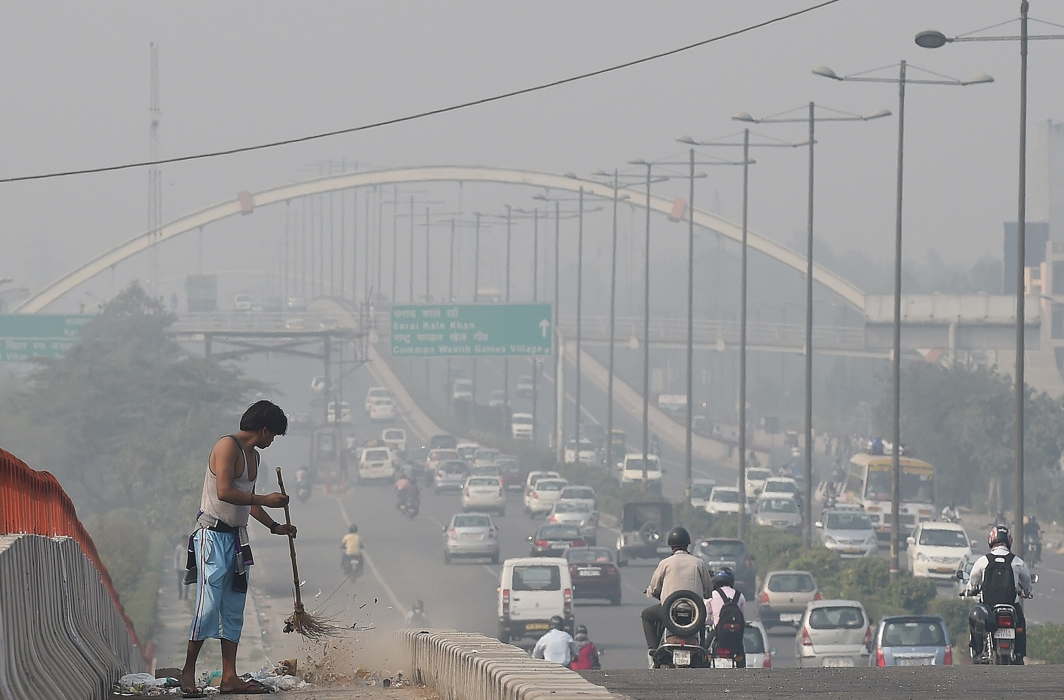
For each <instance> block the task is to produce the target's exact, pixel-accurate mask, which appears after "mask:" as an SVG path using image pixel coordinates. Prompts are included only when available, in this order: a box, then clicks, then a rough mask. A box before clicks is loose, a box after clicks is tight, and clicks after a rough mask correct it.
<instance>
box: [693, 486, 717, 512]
mask: <svg viewBox="0 0 1064 700" xmlns="http://www.w3.org/2000/svg"><path fill="white" fill-rule="evenodd" d="M716 485H717V482H716V481H714V480H713V479H694V480H692V481H691V499H690V503H691V507H692V508H699V509H702V510H705V508H706V504H707V503H709V493H710V492H711V491H712V490H713V487H714V486H716Z"/></svg>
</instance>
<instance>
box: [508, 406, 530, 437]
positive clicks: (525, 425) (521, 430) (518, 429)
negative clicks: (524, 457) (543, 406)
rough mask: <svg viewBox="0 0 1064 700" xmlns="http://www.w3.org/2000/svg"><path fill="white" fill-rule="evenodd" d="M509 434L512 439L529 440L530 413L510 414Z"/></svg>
mask: <svg viewBox="0 0 1064 700" xmlns="http://www.w3.org/2000/svg"><path fill="white" fill-rule="evenodd" d="M510 434H511V435H512V436H513V438H514V440H531V439H532V414H531V413H515V414H513V415H512V416H510Z"/></svg>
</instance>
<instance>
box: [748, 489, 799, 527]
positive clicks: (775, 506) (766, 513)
mask: <svg viewBox="0 0 1064 700" xmlns="http://www.w3.org/2000/svg"><path fill="white" fill-rule="evenodd" d="M755 511H756V512H757V515H756V516H754V522H755V523H757V524H758V525H761V526H762V527H774V528H776V529H779V530H798V529H800V528H801V526H802V513H801V511H800V510H798V504H797V503H795V501H794V499H793V498H769V497H766V496H761V498H759V499H757V506H756V508H755Z"/></svg>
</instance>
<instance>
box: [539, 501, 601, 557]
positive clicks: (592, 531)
mask: <svg viewBox="0 0 1064 700" xmlns="http://www.w3.org/2000/svg"><path fill="white" fill-rule="evenodd" d="M547 522H548V523H549V524H551V525H576V526H577V527H579V528H580V535H581V537H583V538H584V541H585V542H587V543H588V544H590V545H592V546H594V545H595V543H596V541H597V540H598V523H599V514H598V511H596V510H595V508H594V507H593V506H591V505H588V504H587V502H585V501H562V500H558V501H556V502H555V503H554V507H553V508H551V509H550V513H548V514H547Z"/></svg>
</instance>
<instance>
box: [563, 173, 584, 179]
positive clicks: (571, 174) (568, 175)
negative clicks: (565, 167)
mask: <svg viewBox="0 0 1064 700" xmlns="http://www.w3.org/2000/svg"><path fill="white" fill-rule="evenodd" d="M565 177H567V178H569V179H570V180H579V179H580V177H579V176H578V175H577V174H576V173H573V172H568V173H565Z"/></svg>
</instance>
